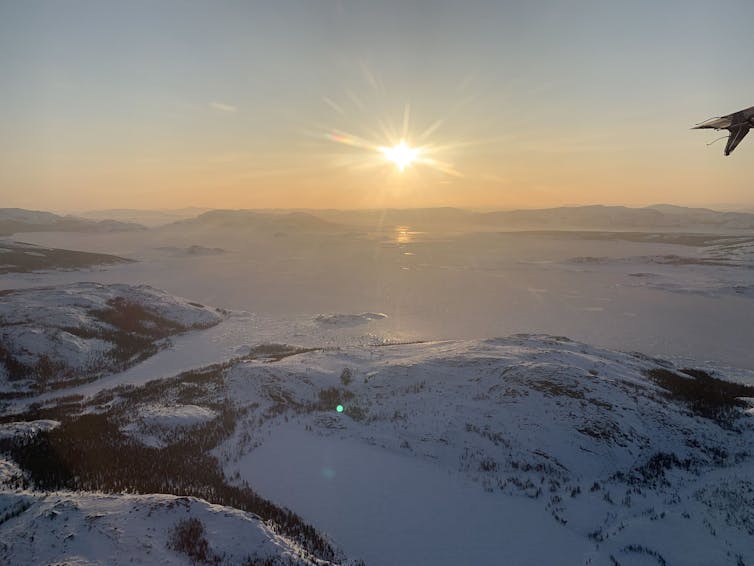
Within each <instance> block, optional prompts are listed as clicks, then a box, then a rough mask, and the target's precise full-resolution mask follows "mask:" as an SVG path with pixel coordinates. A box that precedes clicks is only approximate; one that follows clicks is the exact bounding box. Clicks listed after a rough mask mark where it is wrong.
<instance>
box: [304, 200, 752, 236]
mask: <svg viewBox="0 0 754 566" xmlns="http://www.w3.org/2000/svg"><path fill="white" fill-rule="evenodd" d="M307 212H308V213H309V214H312V215H315V216H318V217H320V218H323V219H325V220H330V221H335V222H338V223H341V224H344V225H349V224H355V225H358V226H360V227H368V228H372V229H381V228H385V227H391V226H399V225H405V226H409V227H411V228H412V229H428V228H439V227H444V228H446V229H451V230H452V229H463V230H468V229H471V230H473V229H475V228H476V229H483V230H527V229H545V228H546V229H584V228H586V229H610V230H615V229H630V230H636V229H689V230H695V229H715V230H754V214H752V213H748V212H720V211H716V210H710V209H706V208H687V207H682V206H675V205H667V204H660V205H653V206H648V207H643V208H630V207H626V206H605V205H586V206H561V207H554V208H540V209H517V210H507V211H494V212H472V211H468V210H463V209H459V208H420V209H384V210H353V211H336V210H322V211H316V210H311V211H307Z"/></svg>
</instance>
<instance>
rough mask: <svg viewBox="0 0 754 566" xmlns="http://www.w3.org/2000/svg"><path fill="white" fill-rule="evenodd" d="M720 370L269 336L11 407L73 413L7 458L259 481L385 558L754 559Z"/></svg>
mask: <svg viewBox="0 0 754 566" xmlns="http://www.w3.org/2000/svg"><path fill="white" fill-rule="evenodd" d="M744 374H745V372H739V373H738V374H737V375H736V376H733V378H735V379H741V380H742V382H744V381H745V382H749V383H751V379H752V377H753V376H751V375H744ZM725 377H726V375H724V374H723V373H722V372H720V371H716V370H714V368H711V367H708V366H707V367H705V371H698V370H694V369H690V368H688V367H685V366H684V367H676V366H674V365H673V364H672V363H670V362H667V361H663V360H659V359H654V358H649V357H647V356H644V355H641V354H638V353H625V352H618V351H613V350H606V349H601V348H595V347H592V346H589V345H587V344H584V343H580V342H574V341H571V340H568V339H566V338H562V337H552V336H545V335H514V336H511V337H508V338H497V339H491V340H483V341H445V342H429V343H412V344H393V345H381V346H377V345H374V346H369V345H355V346H344V347H340V348H338V347H330V348H326V349H311V348H295V347H289V346H285V345H273V344H267V345H262V346H256V347H252V348H250V349H249V350H248V351H247V352H246V353H244V354H241V356H240V357H239V358H236V359H234V360H228V361H226V362H224V363H220V364H216V365H214V366H210V367H207V368H204V369H201V370H192V371H189V372H186V373H183V374H181V375H179V376H177V377H176V378H174V379H161V380H159V381H154V382H151V383H145V384H143V385H140V386H130V387H121V388H118V389H115V390H111V391H100V392H99V393H97V394H96V395H95V396H94V397H93V398H91V399H83V400H79V401H70V400H68V401H66V402H64V403H61V405H60V406H55V401H49V402H48V405H47V406H45V407H41V408H36V409H34V410H33V411H30V412H29V413H28V415H17V416H16V418H15V420H24V419H28V420H30V421H31V420H37V422H50V421H52V420H54V421H55V422H60V423H61V424H60V426H55V428H50V427H47V428H46V425H45V426H37V425H35V424H30V425H28V426H27V428H28V429H30V430H34V431H37V430H38V431H39V435H40V436H44V437H45V438H47V439H48V440H47V442H49V443H50V446H51V447H52V448H53V450H52V452H50V451H49V450H48V449H47V448H45V446H47V444H44V443H42V444H39V445H38V448H35V447H34V446H31V447H30V448H24V447H23V446H21V447H16V448H12V447H11V448H9V454H11V453H12V454H18V455H20V459H19V460H18V461H17V462H13V461H11V460H10V459H8V458H6V460H5V461H4V462H3V463H0V468H2V469H4V470H5V472H4V473H5V474H6V475H7V476H8V477H9V478H10V479H11V480H13V478H17V477H18V476H19V475H20V474H26V476H25V477H27V478H31V479H32V480H33V479H34V478H35V477H36V478H39V481H44V480H45V475H44V473H45V469H44V468H39V466H38V465H36V464H35V461H36V460H35V458H37V457H38V456H39V455H40V454H50V453H52V454H53V459H52V460H51V465H52V466H53V467H54V469H56V470H58V471H59V472H60V471H62V474H63V475H59V476H50V477H51V478H52V480H51V481H52V483H53V484H54V485H57V486H58V487H57V488H58V489H59V487H60V485H64V486H66V487H71V488H76V489H86V490H90V491H91V490H103V491H112V490H117V491H124V490H125V491H131V490H133V489H136V490H137V491H141V492H149V493H152V492H160V493H163V492H165V491H169V490H170V489H176V490H177V491H176V492H181V493H185V492H186V491H182V490H187V489H188V490H189V493H195V494H196V493H202V494H203V493H205V492H206V493H208V496H207V499H210V500H213V501H215V502H216V503H219V501H218V500H214V499H212V497H225V498H226V499H224V500H227V498H228V496H229V495H230V496H232V497H235V495H233V494H234V493H235V492H233V491H232V489H233V486H235V487H237V488H238V489H247V488H248V486H251V488H253V490H254V491H255V492H256V493H258V494H259V495H260V496H262V497H264V498H267V499H269V500H271V501H272V502H274V503H275V504H277V505H278V506H284V507H287V508H290V509H291V510H293V511H294V512H295V513H296V514H297V515H298V516H299V517H301V518H302V519H303V521H304V522H306V523H308V524H310V525H313V526H314V527H315V528H316V529H317V530H318V531H319V532H322V533H324V534H325V535H326V536H329V537H330V538H331V540H333V541H334V543H335V544H337V545H338V548H342V549H343V551H344V552H345V554H346V555H347V556H350V557H358V558H364V559H365V560H366V563H367V564H371V565H378V566H379V565H387V564H389V565H401V564H405V565H409V564H425V563H431V564H434V565H442V564H459V563H473V564H497V563H512V564H543V563H568V564H591V565H597V564H613V563H615V562H618V563H620V564H698V565H706V564H736V565H738V564H749V563H752V562H754V545H752V544H751V541H752V536H754V513H752V511H751V509H753V508H754V497H753V496H752V493H754V482H752V479H751V478H752V477H754V462H753V461H752V453H753V452H754V421H752V419H753V418H754V412H752V410H751V400H750V398H753V397H754V388H752V387H751V386H746V385H743V384H741V383H734V382H728V381H723V380H722V378H725ZM745 398H749V399H745ZM338 405H340V406H341V407H342V408H343V410H342V412H340V411H338V410H337V407H338ZM40 419H47V421H40ZM18 427H19V425H18V424H13V425H12V426H11V429H9V430H16V429H18V430H24V429H23V427H22V428H21V429H19V428H18ZM6 446H9V445H8V444H7V443H6ZM39 449H42V452H40V451H39ZM98 459H100V460H101V461H99V462H98ZM35 466H37V467H36V468H35ZM124 466H125V467H124ZM126 468H128V469H126ZM51 469H52V468H51ZM56 473H57V472H56ZM66 474H68V475H66ZM56 478H58V479H56ZM202 478H206V480H207V482H208V483H206V484H202V483H201V482H202V481H204V480H203V479H202ZM16 481H17V480H16ZM197 481H199V484H197ZM55 482H62V484H60V483H58V484H55ZM11 483H12V482H11ZM32 483H33V482H32ZM150 485H151V486H156V487H151V488H150V487H149V486H150ZM205 485H206V489H205V488H204V486H205ZM228 486H231V487H228ZM192 490H193V491H192ZM238 493H241V492H238ZM244 493H247V494H248V492H244ZM213 494H215V495H213ZM202 497H205V496H204V495H202ZM249 497H250V498H251V499H247V501H248V502H250V503H249V505H255V504H256V503H255V502H254V500H253V496H251V495H249ZM247 509H248V507H247ZM273 513H277V512H276V511H274V510H273ZM277 516H280V515H277ZM298 528H299V527H296V529H298ZM293 532H299V531H298V530H294V531H293ZM12 538H13V540H15V537H12ZM207 538H208V540H209V539H210V537H209V536H208V537H207ZM56 545H57V543H56ZM58 546H59V545H58ZM210 546H212V542H211V540H210ZM56 547H57V546H56ZM213 548H214V547H213ZM124 552H126V550H124ZM133 552H135V553H137V556H140V555H139V554H138V553H140V552H142V550H141V549H140V548H138V549H135V550H133Z"/></svg>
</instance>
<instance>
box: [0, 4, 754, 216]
mask: <svg viewBox="0 0 754 566" xmlns="http://www.w3.org/2000/svg"><path fill="white" fill-rule="evenodd" d="M674 4H675V3H674V2H668V3H663V5H662V6H656V5H654V4H653V3H641V2H640V3H637V5H636V6H620V5H610V6H603V7H602V9H601V10H593V9H586V8H584V9H577V8H574V6H573V4H572V3H568V2H560V1H552V2H549V3H546V4H541V5H539V6H538V7H533V6H522V5H520V4H518V3H510V4H508V3H505V2H501V3H498V4H497V5H495V6H489V5H486V4H483V3H479V4H478V5H476V4H474V6H467V7H463V8H462V7H460V5H456V6H454V5H452V4H448V5H446V4H438V3H423V2H419V3H414V4H412V5H410V6H406V5H403V4H402V3H390V2H388V3H380V4H379V5H376V4H374V5H363V6H359V7H357V6H356V5H355V4H354V5H351V4H346V5H340V4H337V3H332V4H319V3H318V4H316V5H315V4H314V3H306V4H299V3H293V2H280V3H274V5H272V4H271V5H267V6H262V5H246V6H243V5H242V6H239V5H231V4H225V3H218V4H215V5H212V6H210V5H206V4H185V3H180V4H176V5H175V6H171V4H170V2H165V3H160V4H159V5H154V4H153V3H145V4H138V3H137V4H131V5H123V4H118V3H101V4H99V3H98V4H96V5H89V7H88V8H87V9H86V14H84V13H82V12H81V10H83V7H81V8H80V9H77V8H75V7H71V6H67V7H63V6H58V5H56V4H46V5H40V6H34V7H29V6H26V5H24V4H20V3H19V4H18V5H10V4H4V5H3V6H2V7H0V53H2V54H4V55H0V72H2V74H3V76H4V77H6V79H8V80H4V81H3V83H2V86H0V103H1V104H0V127H2V132H3V134H2V135H0V197H2V203H1V204H2V206H17V207H24V208H35V209H47V210H59V211H82V210H88V209H101V208H118V207H127V208H158V207H163V208H177V207H184V206H201V207H213V208H215V207H216V208H271V207H281V208H282V207H295V208H359V207H379V206H390V207H418V206H458V207H468V208H480V207H485V208H511V207H525V208H529V207H545V206H558V205H565V204H596V203H601V204H624V205H629V206H641V205H647V204H653V203H658V202H670V203H676V204H684V205H692V206H715V205H721V204H726V203H727V204H730V205H741V206H754V190H752V189H753V188H752V185H751V180H752V179H754V159H751V156H752V155H754V153H753V152H754V139H752V140H749V139H747V140H745V141H744V142H743V143H742V144H741V146H740V148H739V149H737V150H736V153H734V154H733V155H732V156H730V157H728V158H724V157H723V155H722V145H714V146H712V147H705V143H706V142H708V141H711V140H712V139H714V138H715V137H716V136H715V132H711V131H704V132H699V131H690V130H689V128H690V126H692V125H693V124H694V123H695V122H698V121H701V120H704V119H706V118H708V117H710V116H711V115H720V114H723V113H729V112H732V111H734V110H737V109H739V108H743V107H746V106H750V105H752V104H754V99H752V98H746V96H747V95H748V96H749V97H750V96H751V93H752V92H754V79H753V78H752V76H751V74H750V73H741V72H740V69H741V64H742V63H746V61H745V60H744V59H745V57H746V54H747V53H750V52H752V49H754V35H752V34H750V33H749V30H748V28H747V27H746V26H747V25H748V24H746V22H749V21H751V18H750V17H749V18H737V19H734V20H731V19H730V18H728V17H727V16H726V17H723V16H724V14H725V13H726V12H725V10H721V9H720V6H717V7H716V8H714V9H713V8H712V7H710V6H707V5H706V4H703V3H699V4H696V3H687V2H686V3H679V4H677V5H674ZM681 6H683V10H682V14H681V15H680V16H679V8H680V7H681ZM736 6H737V8H738V9H739V11H740V10H741V9H742V7H741V5H740V4H737V5H736ZM747 6H748V5H744V7H743V9H744V10H748V11H750V12H751V13H750V14H749V15H754V7H747ZM178 7H180V10H177V8H178ZM84 16H86V17H84ZM165 22H169V23H165ZM616 22H617V24H616ZM695 25H698V26H702V25H703V29H705V30H706V32H705V33H704V34H701V35H700V34H699V33H696V32H693V33H692V31H693V30H694V29H701V27H695ZM740 26H743V27H741V29H740V30H739V31H741V33H735V29H733V30H731V27H732V28H736V29H737V28H738V27H740ZM731 37H737V38H738V39H737V40H736V41H733V40H732V39H730V38H731ZM742 38H743V39H742ZM639 39H640V40H639ZM742 42H743V43H745V44H746V45H743V44H742ZM344 137H347V138H350V139H352V140H354V139H357V140H358V143H356V145H353V144H351V145H349V144H343V143H338V142H337V141H334V139H341V140H342V139H343V138H344ZM401 137H405V138H406V139H407V141H408V143H409V144H413V145H416V146H419V147H421V148H423V149H422V151H421V153H420V156H421V158H422V159H420V161H422V160H424V162H423V163H421V162H420V163H416V164H414V165H413V166H410V167H408V168H407V169H406V170H405V171H404V172H403V173H399V172H397V170H396V168H395V166H394V165H392V164H391V163H389V162H387V161H386V160H385V159H384V158H383V155H382V153H381V152H380V151H379V150H377V149H376V148H377V147H378V146H385V145H390V144H392V143H396V142H397V141H399V139H400V138H401ZM427 160H430V161H429V162H427Z"/></svg>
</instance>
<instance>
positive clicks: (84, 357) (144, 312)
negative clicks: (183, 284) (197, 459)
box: [0, 283, 224, 392]
mask: <svg viewBox="0 0 754 566" xmlns="http://www.w3.org/2000/svg"><path fill="white" fill-rule="evenodd" d="M223 316H224V315H223V313H222V312H221V311H218V310H217V309H213V308H210V307H205V306H203V305H199V304H198V303H191V302H189V301H186V300H184V299H180V298H177V297H174V296H172V295H169V294H167V293H165V292H163V291H159V290H156V289H153V288H151V287H148V286H144V285H140V286H131V285H101V284H97V283H75V284H70V285H61V286H57V287H40V288H32V289H25V290H13V291H4V292H3V293H2V295H0V321H1V322H2V325H1V326H0V362H1V363H0V386H2V388H3V389H5V390H6V391H8V390H10V391H16V392H23V391H27V390H29V389H35V388H36V389H40V388H41V389H44V388H45V387H48V386H60V385H62V384H63V383H65V384H72V383H76V382H81V381H86V380H90V379H93V378H95V377H97V376H100V375H103V374H106V373H112V372H114V371H118V370H122V369H124V368H125V367H128V366H130V365H133V363H135V362H136V361H138V360H140V359H143V358H144V357H147V356H149V355H151V354H153V353H154V352H156V351H157V350H158V349H159V348H160V347H161V346H163V345H165V344H167V342H166V340H167V337H168V336H170V335H174V334H177V333H180V332H184V331H187V330H190V329H195V328H207V327H209V326H213V325H215V324H217V323H218V322H220V321H221V320H222V319H223Z"/></svg>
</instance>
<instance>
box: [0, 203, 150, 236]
mask: <svg viewBox="0 0 754 566" xmlns="http://www.w3.org/2000/svg"><path fill="white" fill-rule="evenodd" d="M144 229H145V228H144V226H142V225H141V224H135V223H132V222H120V221H118V220H100V221H94V220H87V219H85V218H78V217H76V216H60V215H58V214H53V213H52V212H43V211H39V210H26V209H23V208H0V236H9V235H11V234H16V233H18V232H130V231H135V230H144Z"/></svg>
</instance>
